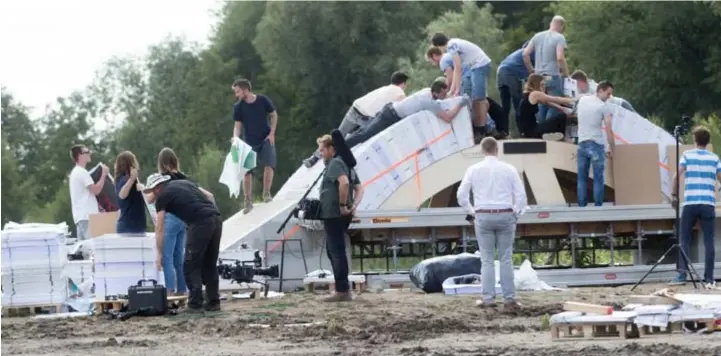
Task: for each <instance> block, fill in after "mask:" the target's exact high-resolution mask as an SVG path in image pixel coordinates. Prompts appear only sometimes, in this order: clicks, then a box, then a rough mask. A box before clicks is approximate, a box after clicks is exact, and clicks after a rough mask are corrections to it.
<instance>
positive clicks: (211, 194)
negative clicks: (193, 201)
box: [198, 187, 216, 205]
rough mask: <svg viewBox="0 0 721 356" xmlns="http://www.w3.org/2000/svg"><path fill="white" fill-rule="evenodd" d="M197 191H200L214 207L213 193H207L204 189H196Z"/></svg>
mask: <svg viewBox="0 0 721 356" xmlns="http://www.w3.org/2000/svg"><path fill="white" fill-rule="evenodd" d="M198 189H199V190H200V192H201V193H203V195H205V197H206V198H208V200H210V202H211V203H213V205H216V204H215V196H214V195H213V193H211V192H209V191H207V190H206V189H204V188H202V187H198Z"/></svg>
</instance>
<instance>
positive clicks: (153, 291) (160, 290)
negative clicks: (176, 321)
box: [128, 279, 168, 316]
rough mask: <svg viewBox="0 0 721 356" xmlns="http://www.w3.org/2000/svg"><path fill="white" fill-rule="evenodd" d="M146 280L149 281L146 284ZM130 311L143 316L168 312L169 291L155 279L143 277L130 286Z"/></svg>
mask: <svg viewBox="0 0 721 356" xmlns="http://www.w3.org/2000/svg"><path fill="white" fill-rule="evenodd" d="M145 282H148V284H149V285H148V284H146V283H145ZM128 311H129V312H134V313H137V314H136V315H142V316H157V315H165V314H167V313H168V291H167V289H165V286H162V285H158V281H156V280H154V279H141V280H139V281H138V284H137V285H134V286H130V287H129V288H128Z"/></svg>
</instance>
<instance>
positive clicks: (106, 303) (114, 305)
mask: <svg viewBox="0 0 721 356" xmlns="http://www.w3.org/2000/svg"><path fill="white" fill-rule="evenodd" d="M187 302H188V296H186V295H181V296H168V306H171V305H173V304H177V305H178V306H183V305H185V304H186V303H187ZM126 305H128V300H127V299H116V300H97V301H95V314H96V315H100V314H103V312H104V311H106V310H111V311H116V312H117V311H120V310H121V309H122V308H123V307H124V306H126Z"/></svg>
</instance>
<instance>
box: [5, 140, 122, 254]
mask: <svg viewBox="0 0 721 356" xmlns="http://www.w3.org/2000/svg"><path fill="white" fill-rule="evenodd" d="M70 158H72V159H73V162H75V167H73V170H72V171H70V177H69V178H68V185H69V186H70V204H71V205H72V211H73V221H74V222H75V228H76V233H75V235H76V236H77V239H78V240H79V241H82V240H87V239H89V238H90V230H89V229H88V221H89V220H90V214H97V213H98V212H99V209H98V199H97V198H96V196H97V195H98V194H100V192H102V191H103V186H104V185H105V178H106V177H107V176H108V171H109V169H108V167H107V166H106V165H103V166H102V167H103V168H102V169H103V171H102V173H101V174H100V179H99V180H98V182H97V183H95V182H94V181H93V178H92V177H91V176H90V173H89V172H88V170H87V169H85V166H86V165H87V164H88V163H90V150H89V149H88V148H87V147H85V146H84V145H74V146H73V147H72V148H71V149H70ZM6 188H7V187H6Z"/></svg>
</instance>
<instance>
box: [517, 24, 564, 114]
mask: <svg viewBox="0 0 721 356" xmlns="http://www.w3.org/2000/svg"><path fill="white" fill-rule="evenodd" d="M564 24H565V20H564V19H563V17H561V16H554V17H553V19H552V20H551V26H550V28H549V29H548V30H546V31H543V32H539V33H537V34H535V35H534V36H533V38H531V41H530V43H529V44H528V46H527V47H526V48H525V49H524V50H523V62H524V63H525V64H526V68H527V69H528V72H529V73H536V74H540V75H542V76H544V77H545V78H544V83H545V85H546V93H547V94H548V95H552V96H563V78H564V77H567V76H568V64H567V63H566V55H565V51H566V37H564V36H563V27H564ZM531 53H534V58H535V60H536V63H535V65H534V64H532V63H531ZM558 114H560V112H559V111H558V110H557V109H555V108H553V107H549V106H546V105H539V107H538V121H539V122H541V121H545V120H547V119H550V118H552V117H554V116H556V115H558Z"/></svg>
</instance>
